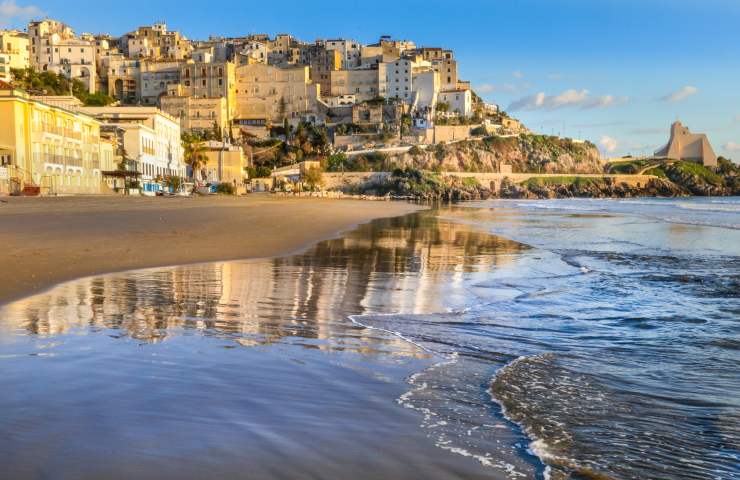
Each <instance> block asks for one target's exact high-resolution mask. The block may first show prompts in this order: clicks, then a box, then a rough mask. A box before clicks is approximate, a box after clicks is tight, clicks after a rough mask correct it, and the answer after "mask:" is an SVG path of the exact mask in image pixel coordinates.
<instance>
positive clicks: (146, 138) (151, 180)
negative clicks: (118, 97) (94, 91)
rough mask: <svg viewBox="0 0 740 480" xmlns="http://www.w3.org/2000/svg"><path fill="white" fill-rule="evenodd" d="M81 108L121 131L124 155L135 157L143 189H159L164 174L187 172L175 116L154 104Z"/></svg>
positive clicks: (144, 190)
mask: <svg viewBox="0 0 740 480" xmlns="http://www.w3.org/2000/svg"><path fill="white" fill-rule="evenodd" d="M80 111H81V112H83V113H85V114H87V115H90V116H92V117H94V118H96V119H97V120H99V121H101V122H104V123H105V124H110V125H115V126H117V127H119V128H121V129H122V130H123V131H124V134H123V144H124V145H123V147H124V150H125V154H126V158H127V159H129V160H134V161H136V163H137V169H138V171H139V172H140V173H141V174H142V176H141V183H142V190H143V192H144V193H146V194H154V193H156V192H157V191H159V190H160V189H161V179H162V178H164V177H167V176H177V177H184V176H185V175H186V168H185V161H184V158H183V148H182V143H181V140H180V123H179V121H178V120H177V119H176V118H174V117H172V116H170V115H168V114H166V113H164V112H163V111H161V110H159V109H158V108H155V107H82V108H80Z"/></svg>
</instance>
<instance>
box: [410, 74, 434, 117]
mask: <svg viewBox="0 0 740 480" xmlns="http://www.w3.org/2000/svg"><path fill="white" fill-rule="evenodd" d="M413 88H414V94H415V97H414V107H415V108H416V109H419V110H424V109H428V108H431V107H433V106H434V105H436V103H437V95H438V93H439V91H440V80H439V73H438V72H436V71H434V70H425V71H420V72H417V73H414V75H413Z"/></svg>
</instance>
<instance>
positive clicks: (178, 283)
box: [0, 214, 525, 351]
mask: <svg viewBox="0 0 740 480" xmlns="http://www.w3.org/2000/svg"><path fill="white" fill-rule="evenodd" d="M523 248H525V247H523V246H522V245H520V244H517V243H514V242H511V241H508V240H505V239H502V238H499V237H495V236H491V235H488V234H485V233H480V232H476V231H474V230H473V229H471V228H470V227H468V226H466V225H463V224H458V223H452V222H447V221H440V220H438V219H437V218H436V217H435V216H434V215H432V214H417V215H411V216H407V217H400V218H394V219H385V220H378V221H375V222H372V223H370V224H367V225H363V226H360V227H359V228H357V229H356V230H354V231H352V232H349V233H348V234H346V235H345V236H344V237H342V238H339V239H334V240H328V241H324V242H321V243H319V244H318V245H316V246H315V247H313V248H311V249H310V250H308V251H307V252H305V253H303V254H298V255H293V256H290V257H284V258H278V259H272V260H254V261H238V262H228V263H214V264H202V265H191V266H182V267H174V268H166V269H154V270H143V271H136V272H128V273H122V274H115V275H108V276H102V277H94V278H88V279H82V280H78V281H74V282H70V283H67V284H63V285H60V286H58V287H56V288H54V289H53V290H51V291H50V292H48V293H46V294H42V295H38V296H35V297H32V298H30V299H27V300H23V301H20V302H16V303H13V304H11V305H8V306H7V307H5V308H4V309H2V310H0V319H2V323H3V324H5V327H6V328H7V327H8V326H10V327H11V328H13V329H15V330H16V331H22V332H23V333H27V334H31V335H39V336H55V335H60V334H64V333H67V332H69V331H71V330H75V329H77V330H80V331H83V332H84V331H85V329H90V330H100V329H113V330H117V331H118V334H121V335H125V336H130V337H132V338H135V339H138V340H143V341H147V342H157V341H161V340H163V339H164V338H166V337H168V336H171V335H180V334H182V333H183V332H184V331H198V332H201V333H202V334H204V335H209V336H214V337H219V338H227V339H233V340H234V341H237V342H238V343H241V344H243V345H259V344H266V343H271V342H275V341H279V340H283V341H300V342H301V344H303V345H305V346H308V347H313V348H343V349H347V348H350V349H354V350H358V351H365V350H366V349H371V348H375V347H377V346H378V345H377V340H378V337H379V335H378V334H377V332H372V331H370V330H364V329H359V328H356V327H354V326H353V325H352V324H351V323H350V322H348V321H347V316H348V315H351V314H362V313H396V312H399V313H425V312H436V311H440V310H441V309H443V308H444V307H445V299H448V298H450V297H451V296H453V295H464V294H465V283H464V281H463V280H464V278H465V274H466V273H470V272H477V271H484V272H485V271H489V270H491V269H493V268H496V266H499V265H501V264H502V263H506V262H512V261H513V258H514V257H513V256H512V255H511V254H512V253H516V252H519V251H521V250H522V249H523ZM369 336H370V337H373V339H374V340H375V341H376V342H374V343H373V342H370V343H373V345H375V347H370V346H368V344H367V340H368V338H367V337H369ZM384 341H390V342H400V340H388V339H386V340H384Z"/></svg>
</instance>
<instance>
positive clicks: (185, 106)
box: [159, 85, 229, 133]
mask: <svg viewBox="0 0 740 480" xmlns="http://www.w3.org/2000/svg"><path fill="white" fill-rule="evenodd" d="M159 101H160V104H161V108H162V111H163V112H165V113H167V114H169V115H171V116H173V117H175V118H178V119H179V120H180V128H181V129H182V131H183V132H200V133H202V132H206V131H215V130H218V131H219V132H227V131H228V128H229V114H228V107H227V104H226V98H225V97H197V96H193V95H190V94H188V93H186V92H185V89H184V88H183V87H182V86H181V85H171V86H170V89H169V90H168V92H167V95H165V96H163V97H161V98H160V100H159Z"/></svg>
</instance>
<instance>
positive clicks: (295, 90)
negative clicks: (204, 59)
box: [236, 64, 319, 123]
mask: <svg viewBox="0 0 740 480" xmlns="http://www.w3.org/2000/svg"><path fill="white" fill-rule="evenodd" d="M318 98H319V86H318V85H316V84H314V83H312V82H311V80H310V76H309V67H306V66H301V67H291V68H278V67H274V66H271V65H262V64H255V65H240V66H238V67H237V68H236V118H237V119H239V120H266V121H268V122H269V121H272V122H273V123H275V122H277V123H281V122H282V121H283V119H284V118H288V119H298V118H303V117H304V116H306V115H309V114H312V113H313V112H315V111H316V105H317V99H318Z"/></svg>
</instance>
